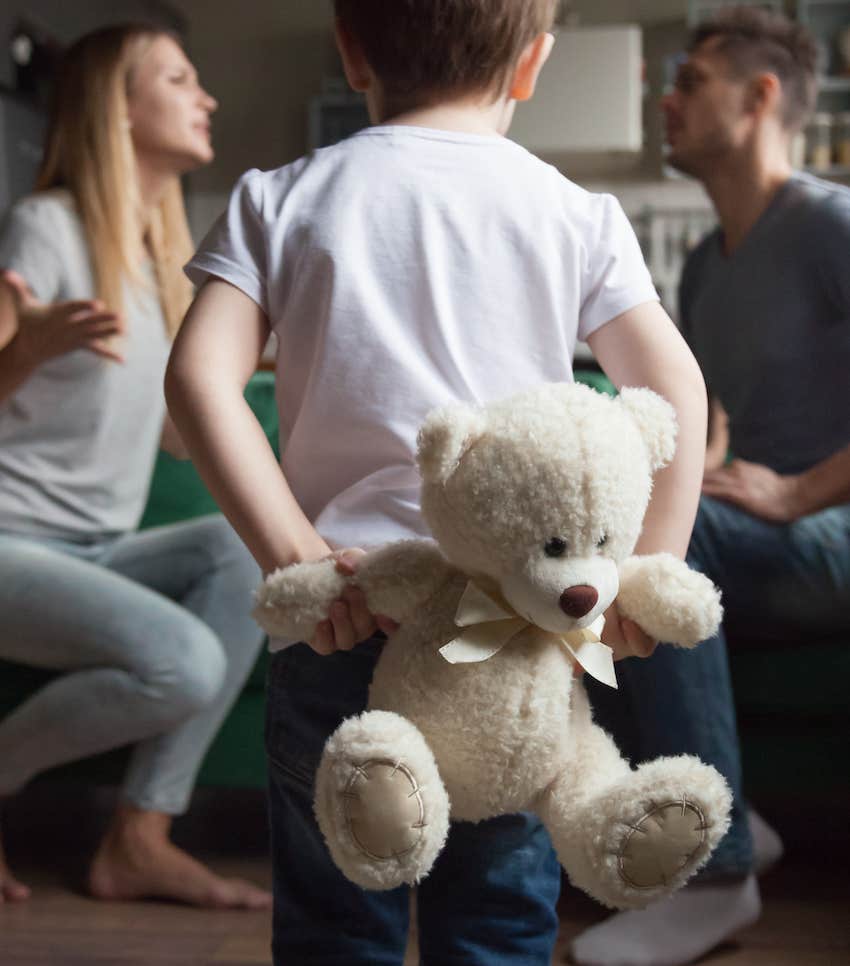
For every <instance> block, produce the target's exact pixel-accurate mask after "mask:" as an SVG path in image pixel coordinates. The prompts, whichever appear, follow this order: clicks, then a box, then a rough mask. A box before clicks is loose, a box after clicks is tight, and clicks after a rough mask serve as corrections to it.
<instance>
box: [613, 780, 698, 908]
mask: <svg viewBox="0 0 850 966" xmlns="http://www.w3.org/2000/svg"><path fill="white" fill-rule="evenodd" d="M707 831H708V826H707V824H706V820H705V815H704V814H703V812H702V810H701V809H700V807H699V806H698V805H697V804H695V803H694V802H692V801H689V800H688V799H687V798H685V797H684V796H683V797H682V798H681V799H680V800H679V801H675V802H663V803H661V804H658V805H654V806H653V807H652V808H651V809H650V810H649V811H648V812H646V814H644V815H643V816H642V817H641V818H640V819H638V821H637V822H635V823H634V824H633V825H630V826H629V827H628V830H627V832H626V835H625V836H624V838H623V841H622V843H621V847H620V851H619V853H618V856H617V859H618V871H619V874H620V877H621V878H622V879H623V881H624V882H626V883H627V884H628V885H629V886H631V887H632V888H633V889H652V888H655V887H657V886H665V885H667V884H668V883H669V882H671V881H672V880H673V879H674V878H675V877H676V876H677V875H679V874H680V873H681V872H682V871H683V870H684V869H685V868H686V867H687V866H688V864H689V863H691V862H692V861H693V858H694V856H695V855H697V854H698V853H699V852H700V850H701V849H702V847H703V845H704V843H705V838H706V833H707Z"/></svg>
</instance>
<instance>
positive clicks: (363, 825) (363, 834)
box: [315, 711, 449, 889]
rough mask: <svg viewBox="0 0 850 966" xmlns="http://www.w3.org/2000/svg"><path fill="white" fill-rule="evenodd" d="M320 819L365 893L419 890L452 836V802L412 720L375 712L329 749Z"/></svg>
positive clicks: (350, 725)
mask: <svg viewBox="0 0 850 966" xmlns="http://www.w3.org/2000/svg"><path fill="white" fill-rule="evenodd" d="M315 809H316V818H317V820H318V822H319V827H320V828H321V830H322V834H323V835H324V837H325V841H326V842H327V844H328V848H329V849H330V852H331V855H332V856H333V859H334V861H335V862H336V864H337V866H338V867H339V868H340V869H341V871H342V872H343V873H344V874H345V875H346V876H347V877H348V878H349V879H350V880H351V881H352V882H356V883H357V885H360V886H363V888H365V889H394V888H395V887H396V886H399V885H402V884H403V883H406V884H408V885H413V884H414V883H416V882H418V881H419V880H420V879H421V878H422V877H423V876H425V875H427V874H428V872H429V871H430V869H431V866H432V865H433V864H434V859H435V858H436V857H437V854H438V853H439V851H440V849H442V847H443V843H444V842H445V840H446V835H447V834H448V830H449V799H448V795H447V793H446V789H445V786H444V785H443V782H442V779H441V778H440V774H439V771H438V770H437V764H436V762H435V761H434V756H433V755H432V754H431V751H430V749H429V748H428V745H427V743H426V741H425V739H424V737H423V736H422V734H421V733H420V732H419V731H418V729H417V728H416V726H415V725H413V724H412V723H411V722H410V721H408V720H407V719H406V718H403V717H402V716H401V715H397V714H393V713H391V712H387V711H367V712H365V713H364V714H362V715H360V716H359V717H356V718H348V719H346V720H345V721H344V722H343V723H342V724H341V725H340V726H339V728H338V729H337V730H336V731H335V732H334V734H333V735H331V737H330V738H329V739H328V742H327V744H326V745H325V751H324V753H323V755H322V761H321V763H320V765H319V771H318V773H317V775H316V801H315Z"/></svg>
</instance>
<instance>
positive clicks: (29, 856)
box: [0, 786, 850, 966]
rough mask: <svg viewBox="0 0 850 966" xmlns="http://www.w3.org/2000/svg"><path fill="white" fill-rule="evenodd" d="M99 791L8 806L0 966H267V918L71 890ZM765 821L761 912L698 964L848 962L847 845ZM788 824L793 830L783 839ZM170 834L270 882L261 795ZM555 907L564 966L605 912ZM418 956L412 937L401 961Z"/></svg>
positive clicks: (569, 899)
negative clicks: (779, 848)
mask: <svg viewBox="0 0 850 966" xmlns="http://www.w3.org/2000/svg"><path fill="white" fill-rule="evenodd" d="M98 796H99V797H98ZM98 796H94V797H93V795H92V793H91V792H86V793H79V794H77V795H76V797H75V795H74V794H73V793H71V792H69V791H68V790H67V789H65V788H63V787H61V786H59V787H52V788H51V787H49V786H47V787H44V786H42V787H41V788H36V789H34V790H33V791H32V792H28V793H27V794H26V796H23V797H20V798H19V799H17V800H16V801H15V802H14V803H13V805H12V806H11V807H10V808H9V810H8V815H7V819H6V821H5V822H4V824H5V827H6V831H7V834H8V836H9V838H10V843H9V846H10V847H9V851H10V857H11V858H12V860H13V862H14V865H15V868H16V870H17V871H18V872H19V873H20V875H21V877H22V878H25V881H27V882H28V883H29V884H30V885H32V886H33V887H34V892H35V894H34V896H33V898H32V899H31V900H30V901H29V902H28V903H24V904H20V905H16V906H5V907H0V966H205V964H218V966H256V964H264V963H269V962H270V957H269V952H268V950H269V940H270V924H269V917H268V914H266V913H262V914H256V913H244V912H206V911H198V910H192V909H186V908H183V907H180V906H177V905H173V904H168V903H152V902H151V903H99V902H95V901H93V900H91V899H88V898H86V897H85V896H84V895H83V894H82V893H81V892H80V890H79V888H78V887H77V883H78V882H79V881H80V880H81V877H82V873H83V870H84V868H85V856H86V854H87V853H88V850H89V849H90V848H91V846H92V844H93V843H94V841H96V839H97V836H98V834H99V830H100V826H101V825H102V823H103V821H105V817H106V815H107V814H108V808H109V801H108V796H106V795H105V794H104V793H98ZM769 817H771V818H772V819H773V820H774V821H775V822H777V824H779V825H780V827H782V830H783V832H785V833H786V837H787V838H788V841H789V854H788V856H787V858H786V860H785V861H784V862H783V863H782V864H781V866H780V867H779V868H777V869H776V870H774V871H773V872H771V873H770V874H769V875H767V876H766V877H765V878H764V879H763V880H762V893H763V898H764V901H765V908H764V915H763V916H762V919H761V920H760V922H758V923H757V924H756V925H755V926H753V927H752V928H750V929H748V930H746V931H745V932H743V933H742V934H741V935H740V936H739V937H738V938H737V940H736V942H735V943H734V944H729V945H727V946H725V947H723V948H721V949H718V950H716V951H714V952H713V953H712V954H710V955H709V956H707V957H705V958H704V959H702V960H701V961H700V963H701V966H850V876H848V872H847V870H848V861H850V848H848V845H850V840H848V841H845V840H844V839H842V840H841V841H837V840H834V838H833V839H830V840H818V839H819V838H820V839H822V838H823V837H822V836H821V837H819V836H818V835H817V831H815V834H814V835H812V834H809V833H808V832H807V830H806V827H805V823H806V822H808V821H810V819H811V816H808V817H805V816H804V817H802V818H791V819H789V818H788V816H780V818H781V820H779V821H777V817H776V816H775V815H771V816H769ZM789 821H790V822H791V824H794V823H795V822H796V823H797V827H796V828H794V829H792V830H790V832H789V828H788V822H789ZM783 823H785V824H783ZM800 823H803V824H802V827H801V824H800ZM808 828H809V829H811V826H808ZM821 831H822V829H821ZM176 837H177V838H178V840H179V841H180V842H181V844H183V845H185V846H187V847H190V848H192V849H194V850H195V851H196V852H200V854H203V855H204V857H205V858H207V859H208V860H209V861H210V862H211V863H212V864H214V865H215V867H216V868H217V869H219V870H221V871H222V872H225V873H227V874H232V875H240V876H245V877H248V878H251V879H253V880H255V881H257V882H260V883H263V884H266V885H267V884H268V883H269V867H268V861H267V859H266V856H265V848H266V846H265V841H266V839H265V818H264V811H263V802H262V796H260V795H254V794H250V795H246V794H245V793H239V794H238V795H226V794H224V793H221V792H218V793H216V794H215V796H207V797H205V796H203V795H202V796H201V801H200V803H199V804H197V805H196V807H195V808H194V809H193V813H192V816H191V818H190V819H188V820H183V821H182V823H181V824H180V825H179V826H178V827H177V829H176ZM212 842H215V843H216V844H217V848H213V847H212V845H211V843H212ZM560 912H561V936H560V940H559V944H558V949H557V951H556V955H555V957H554V959H553V963H564V962H565V961H566V959H565V956H566V948H567V944H568V942H569V940H570V938H571V937H572V936H574V935H576V934H577V933H578V932H580V931H581V930H582V929H583V928H585V927H586V926H587V925H590V924H591V923H594V922H597V921H599V920H600V919H601V918H603V917H604V915H605V913H604V912H603V911H602V910H600V909H599V908H598V907H597V906H595V905H594V904H593V903H592V902H591V901H590V900H588V899H587V898H585V897H584V896H582V895H581V894H579V893H577V892H574V891H572V890H567V891H566V892H565V894H564V896H563V898H562V900H561V904H560ZM417 961H418V960H417V956H416V952H415V938H414V940H413V941H412V944H411V949H410V950H409V954H408V958H407V960H406V966H414V964H416V963H417ZM437 966H439V964H437Z"/></svg>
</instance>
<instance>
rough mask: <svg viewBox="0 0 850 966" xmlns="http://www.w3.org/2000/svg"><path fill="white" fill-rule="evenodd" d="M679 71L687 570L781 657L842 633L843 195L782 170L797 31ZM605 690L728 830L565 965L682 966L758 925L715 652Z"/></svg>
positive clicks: (734, 31)
mask: <svg viewBox="0 0 850 966" xmlns="http://www.w3.org/2000/svg"><path fill="white" fill-rule="evenodd" d="M688 54H689V56H688V58H687V60H686V61H685V62H684V63H683V64H682V65H681V67H680V69H679V73H678V77H677V79H676V85H675V89H674V91H673V92H672V93H670V94H669V95H667V96H666V97H665V98H664V100H663V104H662V106H663V110H664V114H665V118H666V126H667V137H668V141H669V146H670V154H669V163H670V164H672V165H673V166H674V167H676V168H678V169H679V170H681V171H683V172H685V173H687V174H690V175H693V176H694V177H696V178H698V179H699V180H700V181H701V182H702V184H703V185H704V187H705V189H706V191H707V192H708V195H709V197H710V198H711V201H712V203H713V204H714V207H715V209H716V211H717V216H718V219H719V221H720V225H719V227H718V228H717V229H716V230H715V231H713V232H711V233H710V234H709V235H708V236H707V237H706V238H705V239H704V240H703V241H702V242H701V244H700V245H699V246H698V247H697V248H696V249H695V250H694V252H693V253H692V254H691V256H690V257H689V259H688V261H687V264H686V266H685V270H684V274H683V277H682V284H681V289H680V301H681V320H682V329H683V332H684V334H685V336H686V338H687V339H688V341H689V343H690V345H691V348H692V349H693V351H694V354H695V355H696V357H697V359H698V361H699V362H700V364H701V366H702V369H703V374H704V376H705V379H706V383H707V386H708V389H709V393H710V397H711V411H712V421H711V429H710V432H709V444H708V450H707V454H706V455H707V458H706V473H705V478H704V484H703V498H702V500H701V504H700V511H699V515H698V517H697V522H696V525H695V529H694V535H693V538H692V540H691V546H690V550H689V556H688V560H689V563H690V564H691V565H692V566H694V567H695V568H696V569H699V570H702V571H704V572H705V573H706V574H707V575H708V576H709V577H711V579H712V580H713V581H715V583H717V584H718V585H719V586H720V587H721V588H722V590H723V593H724V606H725V611H726V619H727V623H728V622H730V621H732V622H734V624H735V627H736V629H739V628H740V629H743V630H745V631H746V632H752V633H754V634H755V635H756V636H761V637H764V636H765V635H766V634H767V635H769V636H770V637H771V639H776V640H783V639H785V640H789V641H791V642H793V641H800V640H804V639H806V638H808V637H813V636H817V635H818V634H821V635H824V634H838V633H847V632H848V631H850V606H848V601H850V445H848V444H850V379H848V375H847V373H848V370H850V271H848V269H850V265H848V255H850V191H848V190H847V189H846V188H845V187H841V186H838V185H835V184H831V183H828V182H825V181H822V180H819V179H817V178H814V177H811V176H810V175H807V174H801V173H799V172H795V171H793V170H792V168H791V164H790V161H789V157H790V145H791V141H792V139H793V137H794V136H795V134H796V133H797V132H798V131H799V130H801V129H802V127H803V126H804V124H805V123H806V119H807V117H808V116H809V114H810V113H811V111H812V109H813V107H814V102H815V96H816V80H815V68H816V60H817V50H816V47H815V44H814V41H813V39H812V37H811V35H810V34H809V33H808V32H807V31H806V30H805V29H804V28H803V27H801V26H800V25H798V24H795V23H793V22H791V21H789V20H787V19H786V18H784V17H780V16H777V15H774V14H770V13H768V12H766V11H764V10H761V9H756V8H746V7H742V8H736V9H735V8H733V9H731V10H728V11H725V12H724V13H722V14H721V15H720V16H719V17H718V18H717V19H716V20H713V21H711V22H709V23H707V24H705V25H702V26H700V27H699V28H697V30H696V31H695V33H694V35H693V38H692V41H691V44H690V46H689V51H688ZM730 447H731V451H732V453H733V454H734V457H735V458H734V459H733V460H732V461H731V462H730V463H729V464H728V465H724V463H725V460H726V454H727V452H728V449H729V448H730ZM618 677H619V679H620V689H621V694H622V695H623V699H622V700H623V701H624V702H625V703H626V704H627V705H628V707H629V708H630V711H631V720H630V721H629V722H628V723H625V722H621V725H622V727H623V733H622V735H620V734H618V733H617V732H618V731H619V730H620V729H619V728H618V727H616V725H615V724H614V722H613V720H612V721H611V722H608V721H605V720H604V719H605V717H606V711H607V709H606V707H605V701H604V696H599V699H598V700H596V699H597V695H596V694H594V703H595V704H596V705H597V712H598V713H599V714H600V716H601V717H602V718H603V721H604V723H606V724H607V726H608V727H609V728H611V730H613V731H614V733H615V737H617V739H618V742H619V743H620V744H621V746H623V747H626V748H628V749H629V750H630V751H632V752H633V756H634V757H635V758H636V759H637V760H643V759H646V758H653V757H655V756H657V755H662V754H663V755H667V754H676V753H689V754H697V755H699V756H700V757H701V758H702V759H703V760H705V761H708V762H711V763H712V764H714V765H715V767H717V768H718V769H719V770H720V771H721V772H722V773H723V774H724V775H725V776H726V778H727V780H728V781H729V783H730V785H731V786H732V788H733V791H734V792H735V799H736V801H735V807H734V810H733V821H732V827H731V829H730V832H729V834H728V835H727V837H726V838H725V839H724V840H723V842H722V843H721V844H720V846H719V847H718V849H717V851H716V852H715V854H714V856H712V858H711V860H710V861H709V863H708V865H707V866H706V870H705V872H704V873H703V874H702V875H701V876H699V877H698V880H697V881H696V882H695V883H694V884H693V885H691V886H688V887H686V888H685V889H684V890H682V891H681V892H680V893H678V894H676V895H675V896H673V897H671V898H670V899H669V900H665V901H664V902H661V903H658V904H657V905H655V906H652V907H650V908H649V909H647V910H645V911H643V912H640V913H634V912H627V913H620V914H618V915H615V916H613V917H612V918H610V919H608V920H607V921H606V922H604V923H602V924H600V925H599V926H596V927H594V928H593V929H590V930H588V931H587V932H585V933H584V934H583V935H582V936H580V937H579V938H578V939H577V940H576V941H575V943H574V944H573V957H574V959H575V961H576V962H578V963H580V964H584V966H591V964H592V966H615V964H616V966H639V964H640V966H650V964H651V966H665V964H667V966H672V964H682V963H688V962H692V961H693V960H694V959H697V958H698V957H700V956H701V955H703V954H704V953H706V952H707V951H708V950H709V949H711V948H712V947H714V946H715V945H717V944H718V943H720V942H722V941H724V940H725V939H727V938H728V937H729V936H731V935H732V934H733V933H734V932H736V931H737V930H739V929H740V928H742V927H743V926H746V925H748V924H750V923H751V922H753V921H755V919H756V918H757V917H758V915H759V912H760V900H759V894H758V888H757V885H756V881H755V878H754V875H753V871H752V868H753V854H752V853H753V848H752V845H751V842H750V833H749V829H748V823H747V814H746V808H745V804H744V802H743V800H742V797H741V776H740V759H739V751H738V745H737V736H736V731H735V720H734V713H733V710H732V705H731V690H730V683H729V675H728V667H727V659H726V644H725V639H724V636H723V633H722V632H721V633H720V634H719V635H718V636H717V637H716V638H714V639H713V640H711V641H706V642H705V643H703V644H702V645H701V646H700V647H699V648H697V649H696V650H695V651H693V652H690V653H688V654H685V653H683V652H676V651H674V650H673V649H671V648H659V649H658V650H657V651H656V652H655V655H654V656H653V657H652V658H650V659H649V660H648V661H637V662H635V661H627V662H625V663H624V664H622V665H620V671H619V672H618ZM589 690H592V682H591V686H590V687H589ZM759 844H760V843H759V841H758V839H757V840H756V842H755V852H756V858H755V864H756V866H758V865H759V864H760V863H759V860H760V858H763V856H760V855H759V852H760V849H759ZM774 848H777V849H781V846H779V845H778V843H776V844H775V845H774Z"/></svg>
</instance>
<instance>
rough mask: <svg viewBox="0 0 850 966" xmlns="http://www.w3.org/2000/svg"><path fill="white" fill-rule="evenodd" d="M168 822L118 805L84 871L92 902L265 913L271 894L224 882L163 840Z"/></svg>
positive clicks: (234, 881)
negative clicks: (167, 903)
mask: <svg viewBox="0 0 850 966" xmlns="http://www.w3.org/2000/svg"><path fill="white" fill-rule="evenodd" d="M170 827H171V818H170V816H168V815H163V814H161V813H159V812H147V811H141V810H139V809H136V808H133V807H132V806H128V805H124V806H121V807H120V808H119V810H118V812H117V814H116V816H115V819H114V820H113V822H112V825H111V826H110V828H109V830H108V832H107V833H106V835H105V837H104V839H103V841H102V842H101V844H100V847H99V848H98V850H97V853H96V855H95V857H94V860H93V861H92V864H91V869H90V870H89V891H90V892H91V894H92V895H93V896H94V897H95V898H97V899H124V900H127V899H173V900H176V901H178V902H185V903H188V904H189V905H193V906H203V907H207V908H214V909H268V908H269V907H270V906H271V902H272V897H271V894H270V893H268V892H266V891H265V890H263V889H260V888H258V887H257V886H254V885H251V883H250V882H244V881H243V880H241V879H225V878H222V877H221V876H218V875H216V874H215V873H214V872H213V871H212V870H211V869H208V868H207V867H206V866H205V865H203V864H202V863H200V862H198V861H197V860H196V859H193V858H192V857H191V856H190V855H189V854H188V853H186V852H184V851H183V850H182V849H178V848H177V846H175V845H174V844H173V843H172V842H171V841H170V840H169V838H168V832H169V829H170Z"/></svg>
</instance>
